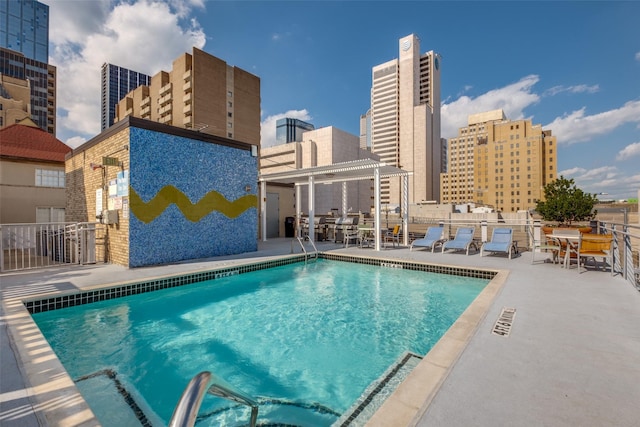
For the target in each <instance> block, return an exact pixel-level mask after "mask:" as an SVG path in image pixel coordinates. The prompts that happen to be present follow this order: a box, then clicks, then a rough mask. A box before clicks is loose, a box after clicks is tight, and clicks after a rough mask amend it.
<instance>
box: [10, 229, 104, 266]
mask: <svg viewBox="0 0 640 427" xmlns="http://www.w3.org/2000/svg"><path fill="white" fill-rule="evenodd" d="M103 233H104V229H103V226H102V224H98V223H92V222H80V223H75V222H73V223H72V222H56V223H38V224H0V271H2V272H6V271H19V270H28V269H35V268H45V267H51V266H56V265H69V264H93V263H95V262H97V259H98V257H97V251H96V248H97V246H99V245H101V243H102V242H101V241H102V239H103Z"/></svg>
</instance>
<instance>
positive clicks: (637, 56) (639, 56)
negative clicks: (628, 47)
mask: <svg viewBox="0 0 640 427" xmlns="http://www.w3.org/2000/svg"><path fill="white" fill-rule="evenodd" d="M636 61H640V52H637V53H636Z"/></svg>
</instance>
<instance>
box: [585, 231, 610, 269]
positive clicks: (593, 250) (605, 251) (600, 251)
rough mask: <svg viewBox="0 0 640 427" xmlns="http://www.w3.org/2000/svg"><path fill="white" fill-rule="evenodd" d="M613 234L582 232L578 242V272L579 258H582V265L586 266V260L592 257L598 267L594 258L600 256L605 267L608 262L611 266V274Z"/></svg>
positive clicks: (597, 267)
mask: <svg viewBox="0 0 640 427" xmlns="http://www.w3.org/2000/svg"><path fill="white" fill-rule="evenodd" d="M612 242H613V236H612V235H611V234H583V235H582V236H580V242H579V244H578V272H580V264H581V260H582V259H583V258H584V267H585V270H586V268H587V260H589V259H592V260H593V263H594V264H595V266H596V269H598V270H599V269H600V267H599V266H598V262H597V260H596V258H602V260H603V262H604V264H605V268H606V265H607V264H609V265H610V266H611V275H612V276H613V260H612V251H611V243H612Z"/></svg>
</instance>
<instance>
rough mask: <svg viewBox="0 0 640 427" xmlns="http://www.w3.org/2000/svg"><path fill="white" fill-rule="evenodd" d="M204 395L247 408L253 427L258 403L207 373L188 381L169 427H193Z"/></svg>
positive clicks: (256, 417) (204, 372)
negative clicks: (207, 394) (249, 409)
mask: <svg viewBox="0 0 640 427" xmlns="http://www.w3.org/2000/svg"><path fill="white" fill-rule="evenodd" d="M206 393H209V394H212V395H214V396H218V397H222V398H224V399H227V400H231V401H233V402H236V403H240V404H242V405H247V406H249V407H250V408H251V420H250V422H249V425H250V426H251V427H255V425H256V421H257V420H258V403H257V402H256V401H255V400H253V399H252V398H251V397H249V396H247V395H246V394H244V393H243V392H241V391H239V390H237V389H236V388H234V387H233V386H231V385H230V384H228V383H227V382H225V381H224V380H222V379H220V378H217V377H216V376H215V375H213V374H212V373H211V372H208V371H203V372H200V373H199V374H197V375H196V376H195V377H193V378H192V379H191V381H189V384H187V387H186V388H185V389H184V392H183V393H182V396H181V397H180V400H179V401H178V404H177V405H176V408H175V409H174V411H173V415H172V416H171V421H169V427H193V426H194V425H195V423H196V417H197V416H198V411H199V410H200V405H202V400H203V399H204V395H205V394H206Z"/></svg>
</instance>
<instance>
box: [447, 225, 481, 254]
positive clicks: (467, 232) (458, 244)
mask: <svg viewBox="0 0 640 427" xmlns="http://www.w3.org/2000/svg"><path fill="white" fill-rule="evenodd" d="M475 231H476V229H475V227H459V228H458V229H457V230H456V236H455V237H454V238H453V240H447V241H446V242H444V243H443V244H442V253H444V251H445V250H447V249H455V250H459V251H467V255H469V249H470V248H471V247H473V249H474V250H478V246H476V243H475V242H474V241H473V233H474V232H475Z"/></svg>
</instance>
